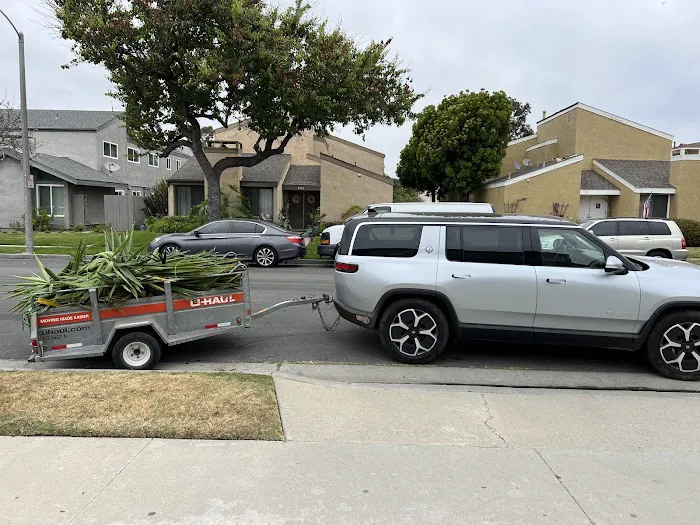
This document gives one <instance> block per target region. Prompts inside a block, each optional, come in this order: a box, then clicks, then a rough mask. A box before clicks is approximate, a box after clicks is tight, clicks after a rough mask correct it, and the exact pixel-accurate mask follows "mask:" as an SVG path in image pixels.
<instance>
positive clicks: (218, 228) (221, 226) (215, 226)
mask: <svg viewBox="0 0 700 525" xmlns="http://www.w3.org/2000/svg"><path fill="white" fill-rule="evenodd" d="M229 231H231V221H217V222H211V223H209V224H205V225H204V226H202V227H201V228H200V229H199V230H198V232H199V233H201V234H203V235H212V234H214V235H215V234H217V233H228V232H229Z"/></svg>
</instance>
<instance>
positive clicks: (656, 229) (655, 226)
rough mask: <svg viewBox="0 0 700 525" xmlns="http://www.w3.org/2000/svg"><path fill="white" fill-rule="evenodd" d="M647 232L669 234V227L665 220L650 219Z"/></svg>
mask: <svg viewBox="0 0 700 525" xmlns="http://www.w3.org/2000/svg"><path fill="white" fill-rule="evenodd" d="M649 232H650V233H651V234H652V235H671V228H669V227H668V224H666V223H665V222H659V221H650V222H649Z"/></svg>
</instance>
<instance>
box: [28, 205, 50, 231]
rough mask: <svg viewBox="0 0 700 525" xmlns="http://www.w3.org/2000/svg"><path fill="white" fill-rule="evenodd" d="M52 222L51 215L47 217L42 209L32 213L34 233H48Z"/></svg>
mask: <svg viewBox="0 0 700 525" xmlns="http://www.w3.org/2000/svg"><path fill="white" fill-rule="evenodd" d="M22 217H24V216H22ZM52 220H53V215H49V214H48V213H47V212H46V210H45V209H44V208H39V209H38V210H34V212H33V213H32V227H33V228H34V231H35V232H47V231H49V229H50V227H51V221H52Z"/></svg>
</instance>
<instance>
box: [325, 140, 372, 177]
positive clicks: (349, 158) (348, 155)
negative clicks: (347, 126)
mask: <svg viewBox="0 0 700 525" xmlns="http://www.w3.org/2000/svg"><path fill="white" fill-rule="evenodd" d="M313 146H314V154H315V155H319V154H321V153H323V154H325V155H329V156H331V157H335V158H336V159H340V160H342V161H345V162H347V163H349V164H354V165H355V166H359V167H361V168H364V169H366V170H368V171H371V172H374V173H377V174H379V175H383V174H384V155H383V154H380V153H377V152H374V151H371V150H369V149H368V148H365V147H364V146H361V145H359V144H352V143H348V142H346V141H344V140H342V139H338V138H336V137H325V138H321V137H314V141H313Z"/></svg>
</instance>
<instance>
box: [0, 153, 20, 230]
mask: <svg viewBox="0 0 700 525" xmlns="http://www.w3.org/2000/svg"><path fill="white" fill-rule="evenodd" d="M0 184H1V185H2V189H1V190H0V227H2V228H7V227H8V225H9V223H10V221H19V220H21V217H22V214H23V213H24V184H23V177H22V164H21V163H20V162H17V161H16V160H15V159H13V158H10V157H5V158H4V159H2V160H0Z"/></svg>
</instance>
